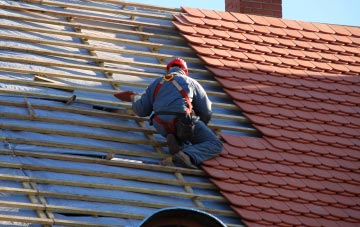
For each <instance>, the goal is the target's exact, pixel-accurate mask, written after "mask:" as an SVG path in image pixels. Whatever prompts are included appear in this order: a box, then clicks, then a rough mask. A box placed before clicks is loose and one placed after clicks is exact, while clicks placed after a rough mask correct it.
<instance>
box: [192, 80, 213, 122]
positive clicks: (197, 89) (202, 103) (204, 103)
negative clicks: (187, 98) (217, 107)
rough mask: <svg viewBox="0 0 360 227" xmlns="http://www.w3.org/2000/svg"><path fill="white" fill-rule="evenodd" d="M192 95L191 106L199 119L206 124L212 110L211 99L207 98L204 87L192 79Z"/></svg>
mask: <svg viewBox="0 0 360 227" xmlns="http://www.w3.org/2000/svg"><path fill="white" fill-rule="evenodd" d="M194 85H195V86H194V96H193V101H192V104H193V108H194V111H195V113H196V115H197V116H199V117H200V120H201V121H203V122H204V123H205V124H208V123H209V121H210V120H211V115H212V110H211V101H210V99H209V98H208V96H207V94H206V92H205V90H204V88H203V87H202V86H201V85H200V84H199V83H198V82H197V81H194Z"/></svg>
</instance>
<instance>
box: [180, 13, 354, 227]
mask: <svg viewBox="0 0 360 227" xmlns="http://www.w3.org/2000/svg"><path fill="white" fill-rule="evenodd" d="M183 10H184V12H183V13H181V14H180V15H177V16H176V19H177V21H176V22H174V25H175V26H176V27H177V28H178V29H179V30H180V31H181V35H182V36H183V37H184V38H185V39H187V40H188V42H189V44H190V46H191V47H192V48H193V49H194V50H196V51H197V53H198V55H199V57H200V58H201V59H202V60H204V62H206V65H207V68H208V69H209V70H210V71H211V72H213V73H214V74H215V78H216V80H217V81H218V82H219V83H220V84H221V85H222V86H223V87H224V90H225V92H226V93H227V94H228V95H229V96H230V97H232V99H233V101H234V103H235V104H236V105H237V106H238V107H239V108H241V110H242V111H243V113H244V115H245V116H246V117H247V118H248V119H250V121H251V122H252V123H253V126H254V127H255V128H256V129H258V130H259V131H260V132H261V133H262V135H263V136H262V137H261V138H258V137H246V136H233V135H227V134H222V135H221V136H222V138H223V139H224V140H225V141H226V144H225V149H224V151H223V152H222V154H221V156H220V157H217V158H215V159H212V160H209V161H207V162H206V163H205V165H204V166H203V168H204V169H205V171H206V172H207V173H209V174H210V175H211V179H212V182H214V183H215V184H216V185H217V186H218V187H219V188H220V190H221V192H222V194H223V195H224V196H225V197H226V198H227V199H228V200H229V201H230V202H231V204H232V207H233V209H234V210H235V211H236V212H237V213H238V214H239V215H240V216H241V217H242V218H243V220H244V222H245V224H247V225H248V226H357V225H359V223H360V210H359V208H360V199H359V198H360V197H359V195H360V186H359V184H360V178H359V176H360V175H359V170H360V162H359V161H360V160H359V158H360V156H359V154H360V153H359V151H360V139H359V138H360V105H359V104H360V77H359V74H360V67H359V66H360V48H359V47H360V27H351V26H341V25H332V24H321V23H311V22H303V21H294V20H286V19H278V18H271V17H263V16H255V15H246V14H240V13H230V12H225V13H224V12H221V13H220V12H216V11H212V10H202V9H195V8H186V7H184V8H183Z"/></svg>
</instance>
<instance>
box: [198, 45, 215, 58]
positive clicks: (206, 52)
mask: <svg viewBox="0 0 360 227" xmlns="http://www.w3.org/2000/svg"><path fill="white" fill-rule="evenodd" d="M192 48H193V49H194V50H195V51H196V52H197V53H199V54H201V55H208V56H212V55H215V52H214V51H212V48H208V47H201V46H196V45H193V46H192Z"/></svg>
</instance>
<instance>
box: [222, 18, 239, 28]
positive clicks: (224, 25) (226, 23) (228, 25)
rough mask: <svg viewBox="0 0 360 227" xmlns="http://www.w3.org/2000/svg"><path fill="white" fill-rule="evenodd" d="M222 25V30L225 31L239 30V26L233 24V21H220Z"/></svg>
mask: <svg viewBox="0 0 360 227" xmlns="http://www.w3.org/2000/svg"><path fill="white" fill-rule="evenodd" d="M218 22H219V23H220V25H221V28H222V29H224V30H229V29H231V30H232V29H234V30H235V29H237V28H238V26H237V25H236V24H234V22H231V21H224V20H219V21H218Z"/></svg>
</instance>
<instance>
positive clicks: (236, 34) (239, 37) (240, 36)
mask: <svg viewBox="0 0 360 227" xmlns="http://www.w3.org/2000/svg"><path fill="white" fill-rule="evenodd" d="M226 32H227V33H228V35H229V36H230V37H231V38H232V39H235V40H239V41H242V40H245V39H246V38H245V36H244V35H243V34H242V33H239V32H233V31H226Z"/></svg>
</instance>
